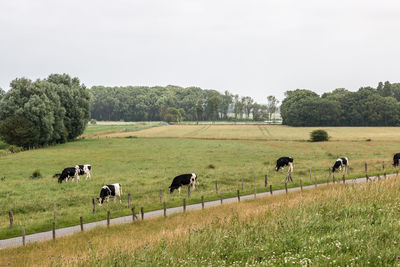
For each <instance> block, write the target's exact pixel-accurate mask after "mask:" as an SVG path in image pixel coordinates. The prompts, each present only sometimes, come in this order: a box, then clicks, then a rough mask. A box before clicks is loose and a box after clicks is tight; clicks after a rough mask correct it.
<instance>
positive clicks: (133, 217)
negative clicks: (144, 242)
mask: <svg viewBox="0 0 400 267" xmlns="http://www.w3.org/2000/svg"><path fill="white" fill-rule="evenodd" d="M134 220H137V216H136V212H135V207H133V208H132V222H133V221H134Z"/></svg>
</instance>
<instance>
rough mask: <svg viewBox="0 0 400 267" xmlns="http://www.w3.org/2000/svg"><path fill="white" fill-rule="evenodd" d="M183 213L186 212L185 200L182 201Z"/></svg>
mask: <svg viewBox="0 0 400 267" xmlns="http://www.w3.org/2000/svg"><path fill="white" fill-rule="evenodd" d="M183 212H186V198H184V199H183Z"/></svg>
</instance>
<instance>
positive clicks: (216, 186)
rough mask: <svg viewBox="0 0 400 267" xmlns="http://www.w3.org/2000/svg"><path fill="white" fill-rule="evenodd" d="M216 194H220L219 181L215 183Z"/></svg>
mask: <svg viewBox="0 0 400 267" xmlns="http://www.w3.org/2000/svg"><path fill="white" fill-rule="evenodd" d="M215 192H216V193H217V194H218V181H215Z"/></svg>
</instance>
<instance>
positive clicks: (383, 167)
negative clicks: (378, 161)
mask: <svg viewBox="0 0 400 267" xmlns="http://www.w3.org/2000/svg"><path fill="white" fill-rule="evenodd" d="M382 170H385V162H384V161H382Z"/></svg>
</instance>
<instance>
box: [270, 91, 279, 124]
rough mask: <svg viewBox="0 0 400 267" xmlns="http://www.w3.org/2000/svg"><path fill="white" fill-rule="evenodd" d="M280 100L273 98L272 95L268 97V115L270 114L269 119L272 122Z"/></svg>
mask: <svg viewBox="0 0 400 267" xmlns="http://www.w3.org/2000/svg"><path fill="white" fill-rule="evenodd" d="M278 104H279V100H278V99H277V98H276V97H275V96H273V95H270V96H268V97H267V113H268V119H269V120H270V121H271V117H272V114H274V113H275V111H276V109H277V108H278Z"/></svg>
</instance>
